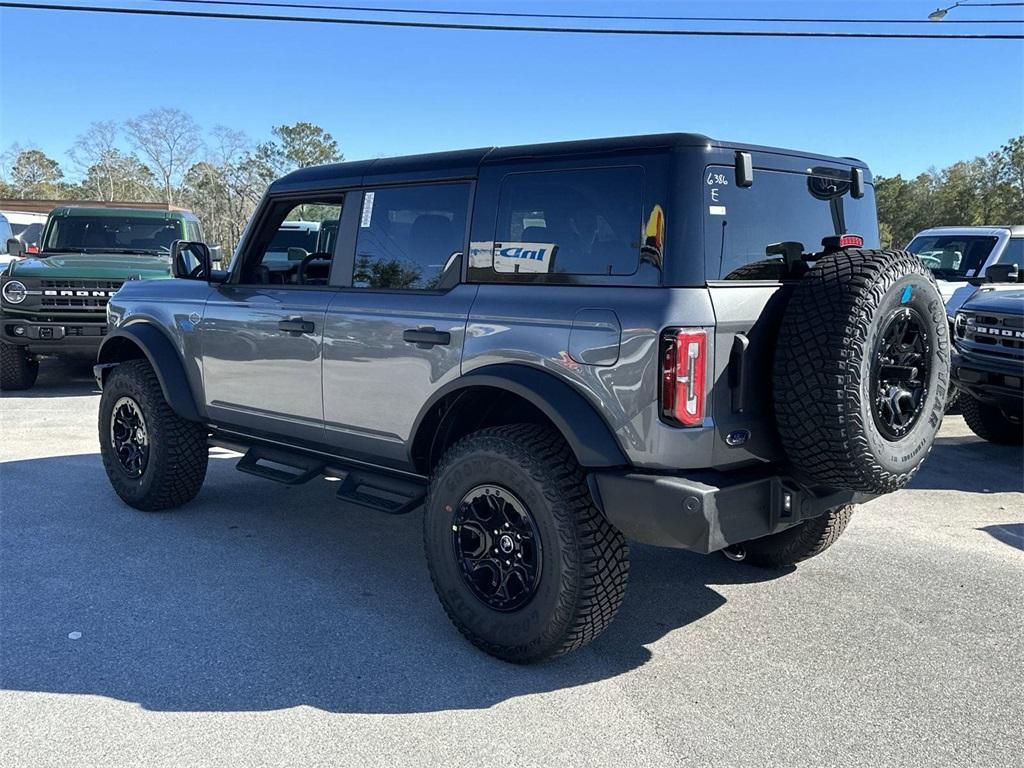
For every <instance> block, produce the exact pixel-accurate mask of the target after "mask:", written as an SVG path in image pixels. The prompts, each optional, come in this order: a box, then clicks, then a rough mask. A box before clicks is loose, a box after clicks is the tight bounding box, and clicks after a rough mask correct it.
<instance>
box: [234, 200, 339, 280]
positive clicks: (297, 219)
mask: <svg viewBox="0 0 1024 768" xmlns="http://www.w3.org/2000/svg"><path fill="white" fill-rule="evenodd" d="M342 204H343V197H342V196H341V195H332V196H326V197H323V198H319V199H315V200H303V201H295V200H289V201H279V202H276V203H274V204H273V205H272V206H271V208H270V210H269V212H268V215H267V217H266V218H265V219H264V220H263V223H262V224H261V226H260V229H259V231H258V232H257V233H256V236H255V237H254V239H253V241H252V245H251V247H250V248H249V252H248V256H247V257H246V260H245V264H244V266H243V271H242V276H241V282H243V283H259V284H270V285H327V283H328V281H329V278H330V274H331V264H332V263H333V259H334V245H335V243H336V241H337V231H338V222H339V220H340V219H341V208H342ZM326 232H333V233H334V236H333V237H328V236H326V235H324V233H326Z"/></svg>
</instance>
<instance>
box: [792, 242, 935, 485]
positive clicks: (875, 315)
mask: <svg viewBox="0 0 1024 768" xmlns="http://www.w3.org/2000/svg"><path fill="white" fill-rule="evenodd" d="M772 386H773V395H774V403H775V414H776V423H777V425H778V430H779V435H780V437H781V439H782V445H783V447H784V449H785V452H786V457H787V459H788V460H789V462H790V464H791V465H792V468H793V472H794V474H795V475H796V477H797V478H798V479H800V480H802V481H803V482H805V483H808V484H810V485H821V486H828V487H831V488H843V489H849V490H853V491H859V492H863V493H871V494H880V493H888V492H890V491H895V490H898V489H899V488H902V487H904V486H905V485H906V484H907V483H908V482H910V479H911V478H912V477H913V476H914V474H915V473H916V472H917V470H918V469H919V468H920V466H921V463H922V462H923V461H924V460H925V458H926V457H927V456H928V453H929V451H930V450H931V447H932V442H933V441H934V440H935V433H936V432H938V429H939V425H940V424H941V422H942V415H943V410H944V407H945V404H946V390H947V389H948V388H949V327H948V325H947V320H946V312H945V307H944V305H943V301H942V297H941V295H940V294H939V290H938V288H937V287H936V285H935V280H934V278H933V277H932V275H931V272H930V271H929V270H928V268H927V267H925V266H924V264H923V263H922V262H921V261H920V259H918V258H917V257H916V256H914V255H913V254H911V253H908V252H906V251H876V250H845V251H839V252H837V253H832V254H830V255H827V256H823V257H822V258H821V259H819V260H818V262H817V263H815V265H814V266H813V267H812V268H811V269H810V270H809V271H808V272H807V274H806V275H805V276H804V277H803V279H802V280H801V281H800V282H799V283H797V284H796V285H795V286H794V288H793V293H792V296H791V297H790V300H789V303H788V305H787V306H786V309H785V311H784V313H783V318H782V325H781V328H780V330H779V336H778V342H777V347H776V351H775V368H774V376H773V381H772Z"/></svg>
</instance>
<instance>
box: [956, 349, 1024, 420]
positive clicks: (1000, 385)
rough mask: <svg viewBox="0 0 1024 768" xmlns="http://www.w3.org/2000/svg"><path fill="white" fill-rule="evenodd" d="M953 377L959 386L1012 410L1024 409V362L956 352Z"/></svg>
mask: <svg viewBox="0 0 1024 768" xmlns="http://www.w3.org/2000/svg"><path fill="white" fill-rule="evenodd" d="M950 371H951V378H952V380H953V383H954V384H955V385H956V386H957V388H958V389H961V390H963V391H964V392H967V393H968V394H969V395H971V396H972V397H974V398H977V399H978V400H981V401H982V402H985V403H990V404H992V405H996V406H998V407H999V408H1000V409H1002V410H1003V411H1006V412H1008V413H1016V414H1019V413H1021V412H1024V361H1020V360H1012V359H1006V360H1002V359H998V358H987V357H986V358H984V359H982V358H981V357H980V356H978V355H966V354H963V353H960V354H955V355H953V360H952V362H951V364H950Z"/></svg>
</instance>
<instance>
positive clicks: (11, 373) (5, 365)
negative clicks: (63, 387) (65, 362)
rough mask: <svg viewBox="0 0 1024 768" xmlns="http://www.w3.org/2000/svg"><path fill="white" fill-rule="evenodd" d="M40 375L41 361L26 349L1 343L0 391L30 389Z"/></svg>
mask: <svg viewBox="0 0 1024 768" xmlns="http://www.w3.org/2000/svg"><path fill="white" fill-rule="evenodd" d="M38 375H39V361H38V360H37V359H36V358H35V357H34V356H33V355H32V354H31V353H29V351H28V349H26V348H25V347H19V346H17V345H15V344H5V343H4V342H0V390H4V391H5V392H7V391H11V390H16V389H29V388H31V387H32V385H33V384H35V383H36V377H37V376H38Z"/></svg>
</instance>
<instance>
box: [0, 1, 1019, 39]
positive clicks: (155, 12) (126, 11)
mask: <svg viewBox="0 0 1024 768" xmlns="http://www.w3.org/2000/svg"><path fill="white" fill-rule="evenodd" d="M0 8H19V9H23V10H34V11H62V12H73V13H106V14H122V15H129V16H170V17H179V18H192V19H231V20H243V21H287V22H299V23H306V24H344V25H351V26H366V27H406V28H412V29H453V30H476V31H483V32H548V33H551V32H558V33H563V34H580V35H637V36H643V37H789V38H819V39H821V38H829V39H836V38H840V39H847V40H851V39H861V40H863V39H887V40H1024V34H1004V33H997V34H992V33H984V34H963V33H953V34H929V33H923V34H922V33H917V32H783V31H768V30H704V29H607V28H604V29H602V28H600V27H541V26H518V25H517V26H512V25H503V24H462V23H460V24H453V23H450V22H433V21H405V20H402V21H398V20H392V19H343V18H335V17H328V16H279V15H272V14H255V13H222V12H215V11H178V10H163V9H159V8H117V7H112V6H95V5H60V4H56V3H23V2H8V0H2V2H0Z"/></svg>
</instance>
